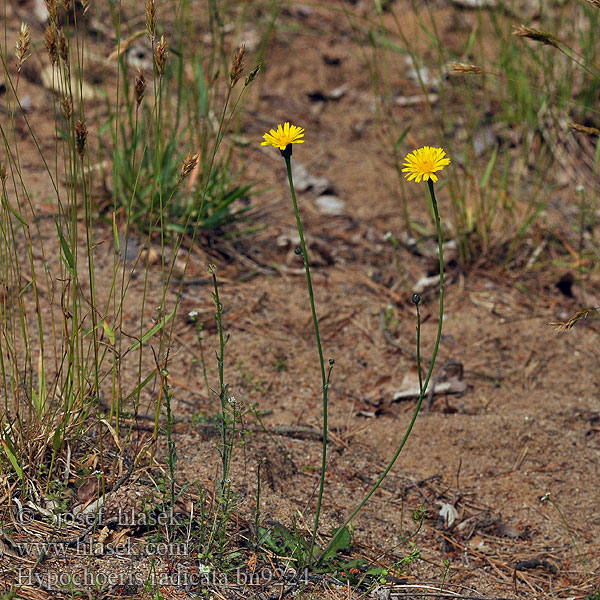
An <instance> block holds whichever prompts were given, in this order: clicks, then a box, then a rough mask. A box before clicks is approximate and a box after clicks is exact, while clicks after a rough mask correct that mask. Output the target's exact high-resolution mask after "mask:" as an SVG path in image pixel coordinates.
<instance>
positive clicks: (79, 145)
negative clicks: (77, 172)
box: [75, 119, 88, 157]
mask: <svg viewBox="0 0 600 600" xmlns="http://www.w3.org/2000/svg"><path fill="white" fill-rule="evenodd" d="M87 136H88V130H87V126H86V124H85V121H82V120H81V119H77V121H75V147H76V149H77V154H79V156H81V157H83V154H84V152H85V145H86V142H87Z"/></svg>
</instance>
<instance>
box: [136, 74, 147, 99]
mask: <svg viewBox="0 0 600 600" xmlns="http://www.w3.org/2000/svg"><path fill="white" fill-rule="evenodd" d="M134 90H135V103H136V104H137V105H138V106H139V105H140V104H141V103H142V100H143V99H144V94H145V93H146V78H145V77H144V74H143V73H142V72H141V71H140V72H139V73H138V75H137V77H136V78H135V86H134Z"/></svg>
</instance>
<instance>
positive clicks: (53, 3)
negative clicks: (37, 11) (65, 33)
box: [45, 0, 58, 24]
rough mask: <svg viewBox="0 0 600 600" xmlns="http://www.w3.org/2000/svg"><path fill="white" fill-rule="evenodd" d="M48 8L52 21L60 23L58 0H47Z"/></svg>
mask: <svg viewBox="0 0 600 600" xmlns="http://www.w3.org/2000/svg"><path fill="white" fill-rule="evenodd" d="M45 3H46V10H47V11H48V18H49V19H50V21H52V23H54V24H56V23H58V1H57V0H45Z"/></svg>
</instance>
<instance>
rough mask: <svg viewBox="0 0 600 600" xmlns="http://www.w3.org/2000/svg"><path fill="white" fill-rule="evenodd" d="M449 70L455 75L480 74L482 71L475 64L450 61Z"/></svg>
mask: <svg viewBox="0 0 600 600" xmlns="http://www.w3.org/2000/svg"><path fill="white" fill-rule="evenodd" d="M450 72H451V73H453V74H455V75H469V74H472V75H480V74H481V73H483V71H482V69H480V68H479V67H478V66H476V65H467V64H466V63H452V64H451V65H450Z"/></svg>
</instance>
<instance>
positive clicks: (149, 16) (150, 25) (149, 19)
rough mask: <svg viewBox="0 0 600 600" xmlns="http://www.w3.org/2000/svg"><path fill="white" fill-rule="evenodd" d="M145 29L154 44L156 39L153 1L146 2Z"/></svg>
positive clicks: (147, 0)
mask: <svg viewBox="0 0 600 600" xmlns="http://www.w3.org/2000/svg"><path fill="white" fill-rule="evenodd" d="M146 29H147V30H148V35H149V36H150V40H151V41H152V42H154V38H155V37H156V6H155V4H154V0H146Z"/></svg>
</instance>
